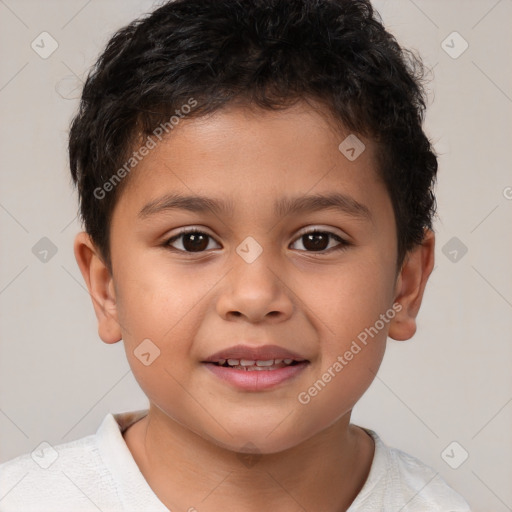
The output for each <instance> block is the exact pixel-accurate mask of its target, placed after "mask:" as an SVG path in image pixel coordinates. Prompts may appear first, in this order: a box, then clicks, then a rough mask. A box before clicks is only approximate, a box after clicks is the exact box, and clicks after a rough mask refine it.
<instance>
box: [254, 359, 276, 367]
mask: <svg viewBox="0 0 512 512" xmlns="http://www.w3.org/2000/svg"><path fill="white" fill-rule="evenodd" d="M273 364H275V363H274V360H273V359H270V360H268V361H256V366H272V365H273Z"/></svg>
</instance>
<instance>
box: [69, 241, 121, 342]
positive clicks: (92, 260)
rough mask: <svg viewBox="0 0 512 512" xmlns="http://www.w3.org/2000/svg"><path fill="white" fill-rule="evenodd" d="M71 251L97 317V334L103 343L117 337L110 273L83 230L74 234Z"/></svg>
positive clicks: (119, 331) (118, 331) (115, 308)
mask: <svg viewBox="0 0 512 512" xmlns="http://www.w3.org/2000/svg"><path fill="white" fill-rule="evenodd" d="M74 252H75V258H76V261H77V263H78V266H79V268H80V272H81V273H82V276H83V278H84V281H85V283H86V285H87V288H88V290H89V295H90V297H91V299H92V304H93V307H94V312H95V314H96V318H97V319H98V334H99V336H100V338H101V339H102V340H103V341H104V342H105V343H116V342H118V341H120V340H121V338H122V333H121V328H120V325H119V322H118V320H117V302H116V295H115V288H114V281H113V277H112V276H111V274H110V271H109V269H108V268H107V266H106V265H105V263H104V262H103V259H102V258H101V256H100V253H99V251H98V250H97V248H96V246H95V245H94V243H93V241H92V240H91V237H90V236H89V234H88V233H86V232H85V231H82V232H80V233H78V234H77V235H76V237H75V243H74Z"/></svg>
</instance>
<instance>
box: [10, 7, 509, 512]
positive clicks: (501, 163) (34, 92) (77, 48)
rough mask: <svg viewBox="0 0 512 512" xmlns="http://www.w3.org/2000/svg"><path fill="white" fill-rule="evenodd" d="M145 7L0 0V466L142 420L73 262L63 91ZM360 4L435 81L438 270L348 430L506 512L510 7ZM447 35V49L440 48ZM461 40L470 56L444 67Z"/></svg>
mask: <svg viewBox="0 0 512 512" xmlns="http://www.w3.org/2000/svg"><path fill="white" fill-rule="evenodd" d="M153 5H156V4H155V2H152V1H150V0H146V1H142V0H137V1H136V0H130V1H126V0H123V1H121V0H106V1H100V0H89V1H87V0H68V1H63V0H61V1H57V0H53V1H52V0H47V1H44V2H43V1H36V0H33V1H30V0H0V48H1V52H2V53H1V55H2V66H1V69H0V109H1V120H2V122H1V126H0V145H1V148H0V150H1V153H0V154H1V165H2V170H1V173H0V179H1V189H0V229H1V239H0V244H1V252H0V308H1V317H0V334H1V341H0V462H4V461H6V460H8V459H10V458H13V457H15V456H17V455H20V454H22V453H27V452H29V451H31V450H33V449H34V448H35V447H36V446H37V445H38V444H39V443H40V442H41V441H43V440H46V441H48V442H49V443H51V444H53V445H55V444H59V443H63V442H67V441H71V440H73V439H77V438H79V437H82V436H85V435H88V434H91V433H94V432H95V431H96V429H97V427H98V426H99V424H100V422H101V420H102V419H103V417H104V416H105V414H106V413H107V412H109V411H112V412H120V411H125V410H132V409H138V408H144V407H147V400H146V398H145V396H144V395H143V394H142V392H141V391H140V389H139V388H138V385H137V383H136V382H135V380H134V378H133V375H132V373H131V371H130V369H129V366H128V363H127V362H126V359H125V355H124V350H123V347H122V345H121V344H120V343H118V344H115V345H113V346H111V345H105V344H103V343H102V342H101V340H100V339H99V337H98V335H97V331H96V321H95V317H94V313H93V308H92V305H91V301H90V298H89V296H88V294H87V291H86V289H85V286H84V284H83V281H82V277H81V275H80V272H79V269H78V267H77V265H76V262H75V260H74V256H73V250H72V243H73V238H74V235H75V233H76V232H77V231H78V230H79V229H80V226H79V225H78V222H77V220H76V211H77V198H76V195H75V193H74V191H73V189H72V187H71V184H70V176H69V171H68V162H67V153H66V143H67V129H68V124H69V121H70V119H71V116H72V114H73V112H74V110H75V108H76V106H77V99H76V98H77V91H76V87H77V84H78V85H79V84H80V80H83V78H84V76H85V73H86V70H87V69H88V68H89V66H90V65H91V64H92V63H93V60H94V59H95V58H96V56H97V55H98V53H99V52H100V51H101V49H102V48H103V46H104V44H105V43H106V42H107V38H108V36H109V35H110V34H111V33H112V32H113V31H114V30H115V29H117V28H119V27H120V26H122V25H123V24H125V23H127V22H129V21H130V20H132V19H133V18H134V17H136V16H138V15H139V14H141V13H143V12H145V11H148V10H150V9H151V7H152V6H153ZM375 6H376V8H377V9H378V10H379V12H380V13H381V15H382V17H383V20H384V23H385V25H386V26H387V28H388V29H389V30H390V31H391V32H392V33H394V34H395V36H396V37H397V39H398V40H399V42H400V43H402V44H404V45H405V46H407V47H410V48H413V49H417V50H418V51H419V53H420V54H421V55H422V56H423V58H424V61H425V63H426V64H427V65H428V66H430V67H431V68H433V75H432V77H433V81H432V83H431V84H430V103H431V105H430V109H429V111H428V116H427V120H426V130H427V133H428V134H429V136H430V137H431V138H432V140H433V141H434V143H435V147H436V149H437V150H438V151H439V152H440V153H441V156H440V172H439V184H438V189H437V190H438V192H437V194H438V204H439V219H438V220H437V222H436V231H437V249H436V254H437V265H436V269H435V271H434V273H433V275H432V278H431V281H430V284H429V286H428V287H427V292H426V297H425V301H424V305H423V307H422V310H421V314H420V320H419V331H418V334H417V335H416V336H415V337H414V339H413V340H411V341H409V342H395V341H392V340H390V341H389V347H388V353H387V354H386V357H385V359H384V363H383V365H382V367H381V369H380V372H379V374H378V377H377V378H376V379H375V381H374V383H373V384H372V386H371V388H370V389H369V391H368V392H367V394H366V395H365V396H364V397H363V399H362V400H361V402H360V403H359V404H358V405H357V406H356V408H355V411H354V422H355V423H358V424H361V425H363V426H367V427H369V428H372V429H373V430H375V431H377V432H378V433H379V434H380V435H381V437H382V438H383V439H384V441H385V442H386V443H388V444H390V445H392V446H395V447H398V448H400V449H402V450H404V451H406V452H408V453H411V454H413V455H415V456H416V457H418V458H420V459H421V460H423V461H424V462H425V463H427V464H429V465H431V466H432V467H434V468H435V469H436V470H437V471H439V472H440V473H441V474H442V476H443V477H444V478H445V479H446V480H447V481H448V482H449V483H450V484H451V485H452V486H453V487H454V488H455V489H457V490H458V491H459V492H460V493H461V494H462V495H464V496H465V497H466V499H467V500H468V501H469V502H470V504H471V506H472V508H473V510H474V511H476V512H478V511H480V512H484V511H485V512H488V511H490V510H493V511H495V512H505V511H507V510H512V486H511V485H510V482H512V436H511V432H512V429H511V427H512V372H511V370H510V367H511V364H510V363H511V359H512V343H511V341H512V340H511V338H512V335H511V333H512V286H511V284H512V265H511V264H510V262H511V261H512V243H511V237H510V226H511V225H512V222H511V221H512V188H510V187H512V172H511V168H512V167H511V163H512V154H511V152H510V146H511V142H512V139H511V127H512V115H511V114H512V68H511V66H510V53H511V50H512V30H511V29H510V27H511V22H512V1H511V0H499V1H496V0H472V1H468V0H450V1H441V0H430V1H425V0H423V1H420V0H414V1H413V0H399V1H398V0H394V1H392V2H391V1H384V0H380V1H376V2H375ZM43 31H46V32H48V33H49V34H51V36H52V37H53V38H54V39H55V40H56V42H57V44H58V48H57V49H56V51H55V52H54V53H53V54H52V55H50V56H49V57H48V58H47V59H43V58H41V57H40V56H39V55H38V54H37V53H36V52H35V51H34V50H33V49H32V48H31V43H32V41H34V40H36V42H37V41H38V40H40V39H38V36H39V34H40V33H41V32H43ZM454 31H456V32H458V33H459V34H460V36H461V37H462V38H463V39H461V38H460V37H459V36H458V35H455V36H454V35H451V36H450V37H448V36H449V35H450V34H451V33H452V32H454ZM45 37H47V36H45ZM447 37H448V39H446V38H447ZM445 40H446V42H445V43H443V41H445ZM463 40H465V41H467V43H468V44H469V47H468V48H467V50H466V51H465V52H464V53H462V54H461V55H458V54H459V53H460V51H461V50H462V49H463V44H464V41H463ZM450 47H451V48H450ZM45 48H46V49H48V48H50V44H49V39H48V40H47V44H45ZM445 49H446V50H447V51H448V52H450V53H451V54H452V56H450V55H449V54H448V53H447V52H446V51H445ZM453 56H457V58H453ZM507 187H509V188H507ZM43 237H47V238H48V239H50V240H51V242H52V244H54V246H55V249H56V250H57V252H56V254H55V255H53V256H52V254H51V252H50V253H49V254H48V256H47V259H48V261H46V262H42V261H40V260H39V259H38V258H37V257H36V255H35V254H34V253H33V250H32V248H33V247H34V246H35V245H36V243H38V241H39V240H40V239H41V238H43ZM453 237H456V238H457V240H456V241H455V242H454V241H452V242H451V243H452V244H453V243H456V244H459V248H456V247H455V246H453V247H452V246H451V245H448V246H447V248H446V249H445V252H446V254H447V255H445V254H444V253H443V247H444V246H445V244H447V243H448V242H449V241H450V240H451V239H452V238H453ZM39 243H43V242H39ZM460 244H464V245H465V246H466V247H467V253H466V254H465V255H463V256H461V255H462V253H461V251H460V246H461V245H460ZM37 247H39V246H36V248H37ZM454 248H455V250H456V251H458V252H457V253H456V254H455V253H453V252H452V253H451V254H450V251H453V250H454ZM35 252H37V251H35ZM455 256H457V257H458V260H457V261H455V262H454V261H451V259H450V258H452V259H453V258H454V257H455ZM453 441H456V442H457V443H458V445H455V447H454V445H452V446H451V447H449V448H448V450H447V452H445V454H447V455H448V457H447V456H446V455H445V458H444V459H443V457H442V453H443V452H444V450H445V448H447V447H448V446H449V445H450V444H451V443H452V442H453ZM463 450H464V451H463ZM465 451H467V452H468V454H469V457H468V459H467V460H466V461H465V462H463V463H462V464H461V465H460V466H459V467H458V468H457V469H453V468H452V467H450V466H449V465H448V464H447V463H446V462H445V459H446V460H448V461H449V462H450V463H451V464H452V465H457V463H460V461H461V460H462V457H463V455H464V453H465ZM0 504H1V496H0Z"/></svg>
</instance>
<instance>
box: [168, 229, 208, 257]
mask: <svg viewBox="0 0 512 512" xmlns="http://www.w3.org/2000/svg"><path fill="white" fill-rule="evenodd" d="M180 239H181V246H182V247H181V248H179V247H178V248H176V247H173V249H176V250H177V251H181V252H203V251H205V250H206V249H208V246H209V239H211V240H213V238H212V237H211V236H210V235H208V234H206V233H203V232H202V231H198V230H190V231H183V232H181V233H179V234H178V235H176V236H173V237H172V238H170V239H169V240H167V242H166V244H165V245H166V246H172V244H173V243H175V242H176V241H179V240H180Z"/></svg>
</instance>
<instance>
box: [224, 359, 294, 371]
mask: <svg viewBox="0 0 512 512" xmlns="http://www.w3.org/2000/svg"><path fill="white" fill-rule="evenodd" d="M226 362H227V364H228V365H229V366H232V367H241V368H243V369H249V368H251V369H255V370H262V369H264V368H270V367H271V366H277V365H280V364H285V365H290V364H292V363H293V359H268V360H266V361H261V360H256V359H219V360H218V361H217V364H218V365H219V366H223V365H224V364H226Z"/></svg>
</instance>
